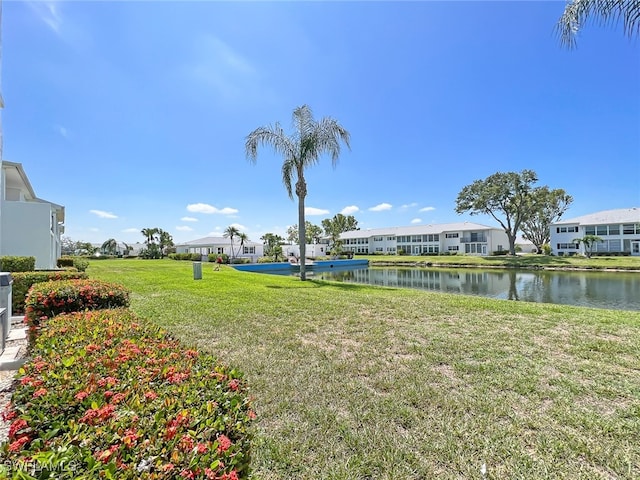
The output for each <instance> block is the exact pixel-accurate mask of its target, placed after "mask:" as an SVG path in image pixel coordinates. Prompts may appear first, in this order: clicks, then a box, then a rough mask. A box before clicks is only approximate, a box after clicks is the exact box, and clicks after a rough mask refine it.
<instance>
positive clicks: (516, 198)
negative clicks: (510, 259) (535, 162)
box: [456, 170, 538, 255]
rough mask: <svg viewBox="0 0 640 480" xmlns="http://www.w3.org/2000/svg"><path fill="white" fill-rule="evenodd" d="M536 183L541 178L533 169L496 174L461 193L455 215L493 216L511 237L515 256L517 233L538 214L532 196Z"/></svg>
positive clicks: (457, 200) (510, 240)
mask: <svg viewBox="0 0 640 480" xmlns="http://www.w3.org/2000/svg"><path fill="white" fill-rule="evenodd" d="M537 181H538V176H537V175H536V173H535V172H534V171H532V170H523V171H522V172H521V173H517V172H507V173H501V172H498V173H494V174H493V175H490V176H489V177H487V178H486V179H484V180H476V181H475V182H473V183H472V184H471V185H467V186H466V187H464V188H463V189H462V191H460V193H459V194H458V198H457V199H456V212H457V213H465V212H470V213H471V215H478V214H485V215H490V216H492V217H493V218H494V219H495V220H496V221H497V222H498V223H499V224H500V225H501V226H502V228H503V229H504V231H505V233H506V234H507V237H508V238H509V253H510V254H511V255H515V254H516V247H515V244H516V234H517V233H518V230H520V227H521V225H522V223H523V222H524V221H526V220H528V219H530V218H531V216H532V214H533V212H535V208H534V202H533V201H532V193H533V191H534V187H533V184H534V183H535V182H537ZM500 216H502V217H504V218H501V217H500Z"/></svg>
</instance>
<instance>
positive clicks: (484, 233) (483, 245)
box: [340, 222, 509, 255]
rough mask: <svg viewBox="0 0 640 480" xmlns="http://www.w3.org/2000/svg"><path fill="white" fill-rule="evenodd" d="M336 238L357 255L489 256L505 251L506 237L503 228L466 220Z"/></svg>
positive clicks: (368, 231) (506, 248)
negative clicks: (458, 254) (457, 254)
mask: <svg viewBox="0 0 640 480" xmlns="http://www.w3.org/2000/svg"><path fill="white" fill-rule="evenodd" d="M340 238H341V239H342V240H343V247H342V249H343V250H344V251H349V252H353V253H359V254H376V253H379V254H385V255H395V254H397V253H398V252H400V251H402V252H404V253H405V254H407V255H421V254H435V255H437V254H438V253H441V252H449V253H452V254H453V253H460V254H467V255H491V253H492V252H495V251H503V250H509V238H508V237H507V234H506V233H505V232H504V230H503V229H501V228H496V227H488V226H486V225H481V224H478V223H470V222H458V223H443V224H435V225H414V226H409V227H387V228H376V229H370V230H353V231H350V232H345V233H343V234H342V235H340Z"/></svg>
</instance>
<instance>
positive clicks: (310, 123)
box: [245, 105, 351, 281]
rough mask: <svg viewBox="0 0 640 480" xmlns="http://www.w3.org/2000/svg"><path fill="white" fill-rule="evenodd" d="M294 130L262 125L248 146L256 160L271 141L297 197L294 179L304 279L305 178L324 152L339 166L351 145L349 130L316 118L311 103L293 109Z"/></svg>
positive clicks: (289, 190) (290, 191)
mask: <svg viewBox="0 0 640 480" xmlns="http://www.w3.org/2000/svg"><path fill="white" fill-rule="evenodd" d="M293 127H294V132H293V133H292V134H291V135H286V134H285V132H284V130H283V129H282V127H281V126H280V124H279V123H277V122H276V124H275V125H267V126H265V127H259V128H257V129H255V130H254V131H252V132H251V133H250V134H249V135H247V138H246V142H245V150H246V155H247V158H248V159H249V160H250V161H251V162H255V161H256V160H257V157H258V147H259V146H261V145H270V146H271V147H272V148H273V149H274V150H275V151H276V152H277V153H279V154H281V155H282V157H283V163H282V183H283V184H284V186H285V188H286V190H287V193H288V194H289V197H290V198H291V199H293V192H294V189H293V182H294V181H295V194H296V196H297V197H298V226H299V231H298V243H299V244H300V280H303V281H304V280H306V279H307V277H306V260H305V253H306V242H305V240H306V232H305V226H306V225H305V214H304V202H305V198H306V196H307V182H306V180H305V178H304V171H305V169H307V168H309V167H311V166H312V165H315V164H316V163H318V162H319V161H320V157H321V156H322V155H323V154H325V153H326V154H328V155H329V156H330V157H331V163H332V164H333V166H334V167H335V165H336V164H337V162H338V158H339V157H340V152H341V145H342V144H343V143H344V144H345V145H346V146H347V147H348V148H351V147H350V145H349V141H350V135H349V132H348V131H347V130H346V129H344V128H343V127H342V125H340V124H339V123H338V121H337V120H334V119H333V118H331V117H324V118H322V119H320V120H315V119H314V118H313V113H312V111H311V109H310V108H309V107H308V106H307V105H303V106H301V107H297V108H296V109H295V110H294V111H293Z"/></svg>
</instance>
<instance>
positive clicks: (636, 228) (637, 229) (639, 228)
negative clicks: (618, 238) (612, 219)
mask: <svg viewBox="0 0 640 480" xmlns="http://www.w3.org/2000/svg"><path fill="white" fill-rule="evenodd" d="M622 233H624V234H625V235H633V234H634V233H640V225H638V224H636V225H633V224H630V225H623V226H622Z"/></svg>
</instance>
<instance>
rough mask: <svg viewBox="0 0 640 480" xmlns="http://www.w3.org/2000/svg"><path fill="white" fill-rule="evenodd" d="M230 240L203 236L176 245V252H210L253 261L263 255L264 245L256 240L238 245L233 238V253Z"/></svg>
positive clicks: (238, 242)
mask: <svg viewBox="0 0 640 480" xmlns="http://www.w3.org/2000/svg"><path fill="white" fill-rule="evenodd" d="M231 247H232V246H231V241H230V240H229V239H228V238H225V237H204V238H199V239H197V240H191V241H189V242H185V243H180V244H177V245H176V253H199V254H201V255H209V254H211V253H214V254H218V255H222V254H226V255H228V256H229V257H235V258H250V259H251V260H252V261H255V260H256V259H257V258H258V257H262V256H263V255H264V245H263V244H262V243H257V242H251V241H248V242H244V245H240V241H239V240H238V239H237V238H234V239H233V253H232V252H231Z"/></svg>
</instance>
